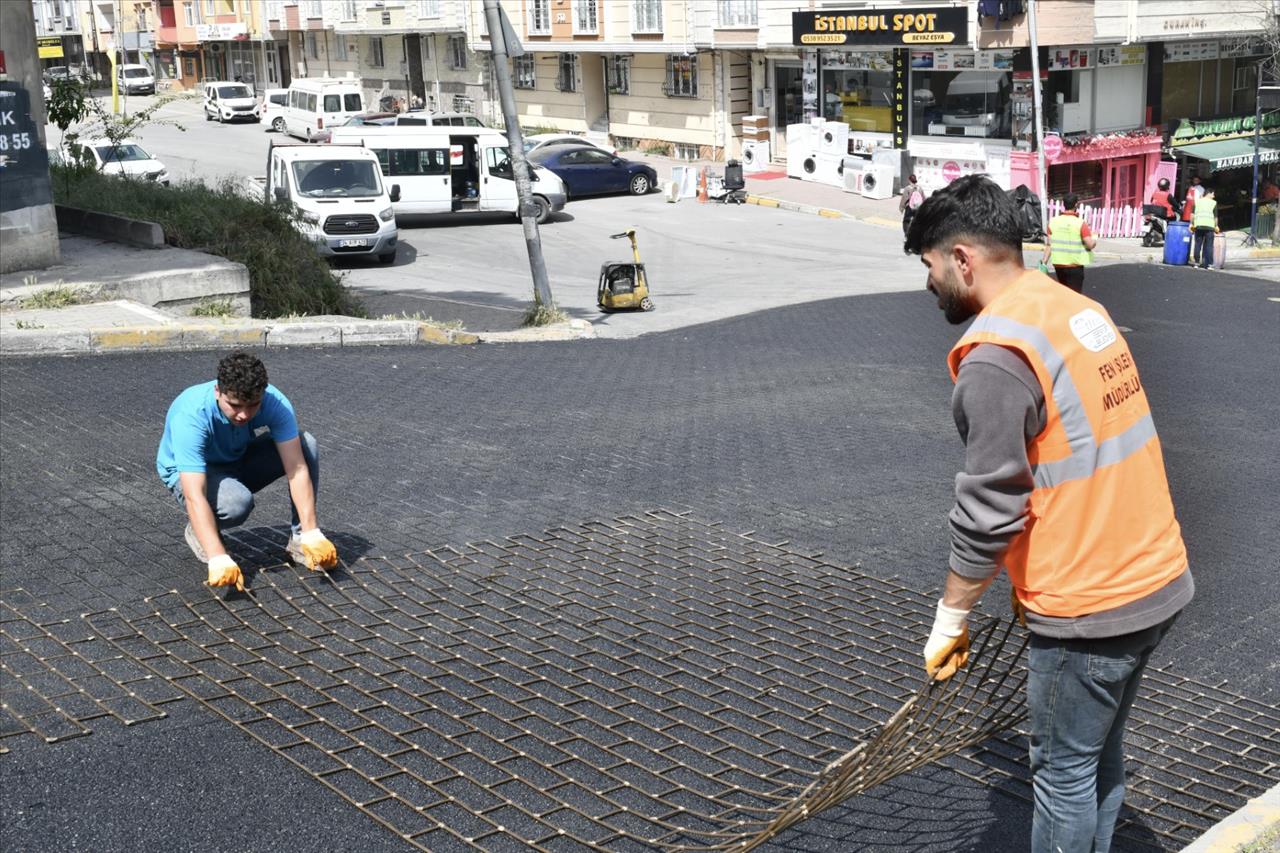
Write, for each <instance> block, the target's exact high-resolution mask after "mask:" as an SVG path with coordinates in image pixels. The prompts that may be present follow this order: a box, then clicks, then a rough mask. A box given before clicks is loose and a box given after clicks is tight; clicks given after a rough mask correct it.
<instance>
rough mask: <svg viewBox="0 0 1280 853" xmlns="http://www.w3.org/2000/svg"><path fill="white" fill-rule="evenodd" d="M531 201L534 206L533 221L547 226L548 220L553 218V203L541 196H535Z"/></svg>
mask: <svg viewBox="0 0 1280 853" xmlns="http://www.w3.org/2000/svg"><path fill="white" fill-rule="evenodd" d="M531 201H532V202H533V206H534V217H533V221H534V222H536V223H538V224H539V225H545V224H546V222H547V220H548V219H550V218H551V202H549V201H547V200H546V199H545V198H543V197H542V196H540V195H535V196H534V197H533V198H532V199H531ZM517 216H518V214H517Z"/></svg>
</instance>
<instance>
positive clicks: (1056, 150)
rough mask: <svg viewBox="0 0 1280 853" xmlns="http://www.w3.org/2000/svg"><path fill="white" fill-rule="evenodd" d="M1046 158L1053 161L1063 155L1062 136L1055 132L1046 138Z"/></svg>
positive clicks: (1043, 146)
mask: <svg viewBox="0 0 1280 853" xmlns="http://www.w3.org/2000/svg"><path fill="white" fill-rule="evenodd" d="M1041 148H1043V149H1044V159H1046V160H1048V161H1049V162H1050V163H1052V162H1053V161H1054V160H1057V159H1058V158H1059V157H1061V156H1062V137H1061V136H1058V135H1057V134H1055V133H1051V134H1049V135H1048V136H1046V137H1045V138H1044V144H1043V145H1042V146H1041Z"/></svg>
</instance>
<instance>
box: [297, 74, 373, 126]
mask: <svg viewBox="0 0 1280 853" xmlns="http://www.w3.org/2000/svg"><path fill="white" fill-rule="evenodd" d="M362 112H364V94H363V93H362V92H361V89H360V82H359V81H358V80H354V79H352V80H343V79H337V78H332V77H316V78H312V79H306V78H304V79H301V80H294V81H293V83H291V84H290V85H289V102H288V103H287V104H286V105H285V108H284V129H285V132H286V133H288V134H289V135H290V136H296V137H298V138H299V139H305V140H307V141H308V142H310V141H311V137H312V136H314V135H315V132H316V131H317V130H324V129H325V128H326V127H337V126H338V125H340V124H342V123H343V122H344V121H346V120H347V119H349V118H351V117H352V116H353V115H355V114H356V113H362Z"/></svg>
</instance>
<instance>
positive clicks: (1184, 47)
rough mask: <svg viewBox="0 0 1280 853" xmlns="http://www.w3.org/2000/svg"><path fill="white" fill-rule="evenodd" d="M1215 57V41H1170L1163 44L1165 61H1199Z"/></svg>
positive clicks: (1216, 52)
mask: <svg viewBox="0 0 1280 853" xmlns="http://www.w3.org/2000/svg"><path fill="white" fill-rule="evenodd" d="M1217 58H1218V43H1217V42H1216V41H1181V42H1179V41H1171V42H1165V45H1164V61H1165V62H1199V61H1201V60H1204V59H1217Z"/></svg>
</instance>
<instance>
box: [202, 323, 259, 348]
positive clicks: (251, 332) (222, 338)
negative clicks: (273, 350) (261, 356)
mask: <svg viewBox="0 0 1280 853" xmlns="http://www.w3.org/2000/svg"><path fill="white" fill-rule="evenodd" d="M266 345H267V331H266V329H265V328H263V327H262V326H239V325H236V326H224V325H216V324H208V325H185V326H183V327H182V346H183V348H184V349H240V348H242V347H262V346H266Z"/></svg>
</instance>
